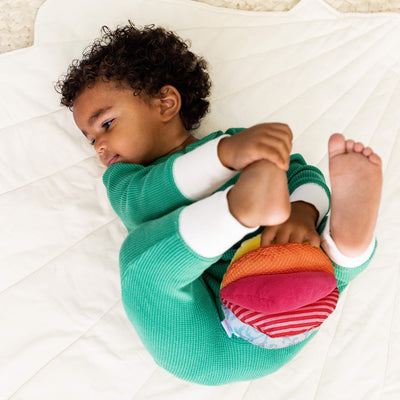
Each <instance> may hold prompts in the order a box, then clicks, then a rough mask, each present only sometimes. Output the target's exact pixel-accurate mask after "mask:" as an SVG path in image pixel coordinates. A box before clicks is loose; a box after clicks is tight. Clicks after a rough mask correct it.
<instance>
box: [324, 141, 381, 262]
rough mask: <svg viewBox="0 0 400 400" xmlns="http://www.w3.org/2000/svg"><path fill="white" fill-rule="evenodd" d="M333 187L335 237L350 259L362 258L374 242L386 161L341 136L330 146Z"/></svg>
mask: <svg viewBox="0 0 400 400" xmlns="http://www.w3.org/2000/svg"><path fill="white" fill-rule="evenodd" d="M328 151H329V174H330V181H331V186H332V209H331V234H332V237H333V239H334V241H335V243H336V246H337V247H338V249H339V250H340V251H341V252H342V254H344V255H345V256H348V257H357V256H359V255H361V254H362V253H363V252H364V251H365V250H366V249H367V248H368V246H369V244H370V243H371V241H372V239H373V235H374V230H375V225H376V220H377V217H378V208H379V202H380V197H381V189H382V161H381V159H380V157H379V156H378V155H377V154H375V153H374V152H373V151H372V149H371V148H369V147H364V145H363V144H362V143H355V142H354V141H353V140H345V138H344V136H343V135H341V134H338V133H335V134H334V135H332V136H331V137H330V139H329V144H328Z"/></svg>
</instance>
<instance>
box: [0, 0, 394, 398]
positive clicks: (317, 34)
mask: <svg viewBox="0 0 400 400" xmlns="http://www.w3.org/2000/svg"><path fill="white" fill-rule="evenodd" d="M128 18H130V19H132V20H133V21H134V22H135V23H137V24H139V25H143V24H147V23H156V24H162V25H164V26H166V27H168V28H171V29H174V30H176V31H178V33H179V34H180V35H181V36H183V37H185V38H190V39H191V40H192V44H193V46H192V48H193V49H194V50H195V51H197V52H198V53H201V54H202V55H204V56H205V57H206V58H207V59H208V60H209V62H210V71H211V75H212V78H213V81H214V87H213V93H212V112H211V114H210V115H209V116H208V117H207V118H206V120H205V121H204V124H203V126H202V127H201V129H200V130H199V131H198V132H197V135H198V136H199V137H201V136H204V135H205V134H207V133H209V132H210V131H212V130H217V129H225V128H228V127H233V126H249V125H252V124H255V123H258V122H260V121H280V122H286V123H288V124H289V125H290V126H291V128H292V130H293V132H294V137H295V139H294V151H295V152H301V153H303V155H304V156H305V158H306V160H307V161H308V162H309V163H311V164H315V165H317V166H319V167H320V168H321V169H322V171H323V172H324V173H327V166H328V164H327V152H326V145H327V139H328V137H329V135H330V134H331V133H333V132H343V133H344V134H345V135H346V136H347V137H352V138H354V139H355V140H360V141H363V142H364V143H365V144H366V145H370V146H372V147H373V148H374V149H375V150H376V152H377V153H378V154H380V155H381V157H382V159H383V164H384V188H383V195H382V205H381V209H380V215H379V222H378V226H377V237H378V241H379V247H378V250H377V253H376V257H375V258H374V260H373V261H372V263H371V264H370V266H369V267H368V269H367V270H366V271H364V273H362V274H361V275H360V276H359V277H358V278H357V279H356V280H355V281H353V282H352V283H351V284H350V286H349V287H348V288H347V289H346V292H345V294H344V295H343V296H342V298H341V300H340V302H339V305H338V308H337V309H336V311H335V312H334V314H333V316H332V317H330V318H329V320H328V321H327V322H326V323H325V324H324V325H323V326H322V327H321V329H320V332H319V333H318V334H317V336H316V337H315V339H314V340H313V341H312V342H311V343H309V344H308V345H307V346H306V347H305V348H304V349H303V350H302V351H301V352H300V353H299V354H298V356H296V357H295V359H293V360H292V361H291V362H290V363H289V364H287V365H286V366H285V367H283V368H282V369H281V370H279V371H278V372H276V373H274V374H273V375H270V376H267V377H265V378H262V379H259V380H257V381H253V382H240V383H235V384H230V385H225V386H220V387H206V386H199V385H195V384H189V383H187V382H183V381H180V380H179V379H177V378H175V377H173V376H172V375H170V374H169V373H167V372H165V371H164V370H162V369H161V368H159V367H157V365H156V364H155V363H154V361H153V360H152V358H151V357H150V355H149V354H148V353H147V351H146V350H145V349H144V347H143V346H142V344H141V342H140V340H139V339H138V336H137V334H136V333H135V330H134V328H133V327H132V326H131V324H130V322H129V321H128V318H127V317H126V315H125V312H124V309H123V306H122V303H121V296H120V283H119V267H118V252H119V247H120V245H121V243H122V241H123V239H124V237H125V235H126V231H125V229H124V227H123V225H122V223H121V222H120V221H119V219H118V218H117V217H116V215H115V214H114V212H113V211H112V209H111V207H110V205H109V203H108V199H107V197H106V193H105V189H104V187H103V184H102V180H101V177H102V173H103V172H104V169H103V167H102V166H101V165H100V163H99V162H98V161H97V158H96V155H95V154H94V152H93V149H92V148H91V147H90V146H88V144H87V141H86V139H85V138H84V137H83V135H82V134H81V133H80V131H79V130H78V129H77V128H76V127H75V126H74V123H73V120H72V115H71V113H70V112H69V111H68V110H66V109H64V108H62V107H60V106H59V96H58V95H57V93H55V91H54V89H53V84H54V82H55V81H56V80H57V79H58V77H59V76H60V75H61V74H63V73H64V72H65V71H66V68H67V65H68V64H69V62H70V61H71V60H72V58H74V57H79V56H80V54H81V51H82V49H83V48H84V47H85V46H86V45H87V44H88V43H89V42H90V41H91V40H92V39H93V38H94V37H97V36H99V30H100V27H101V25H104V24H106V25H109V26H110V27H115V25H116V24H124V23H126V22H127V20H128ZM399 110H400V15H395V14H370V15H361V14H359V15H358V14H340V13H338V12H336V11H334V10H333V9H331V8H330V7H329V6H327V5H326V4H325V3H323V2H322V0H319V1H318V0H303V1H301V2H300V3H299V4H298V5H297V6H296V7H295V8H294V9H293V10H292V11H290V12H287V13H262V12H243V11H234V10H228V9H223V8H213V7H210V6H207V5H204V4H199V3H195V2H191V1H183V0H167V1H162V0H130V1H129V2H127V1H124V0H114V1H112V2H110V1H106V0H86V1H82V0H68V1H62V0H49V1H47V2H46V3H45V4H44V5H43V6H42V8H41V9H40V11H39V14H38V16H37V21H36V26H35V44H34V46H33V47H31V48H27V49H23V50H18V51H15V52H11V53H7V54H3V55H1V56H0V149H1V156H0V174H1V177H0V189H1V196H0V209H1V228H2V229H1V232H0V243H1V251H0V324H1V325H0V399H2V400H3V399H13V400H17V399H18V400H20V399H24V400H36V399H40V400H47V399H52V400H53V399H58V400H61V399H68V400H71V399H74V400H81V399H82V400H83V399H85V400H88V399H95V400H103V399H104V400H105V399H107V400H114V399H115V400H123V399H130V400H143V399H174V400H179V399H185V400H187V399H189V400H193V399H205V398H206V399H207V400H214V399H215V400H216V399H229V400H238V399H246V400H250V399H251V400H254V399H274V400H275V399H278V400H281V399H302V400H304V399H307V400H308V399H321V400H327V399H328V400H331V399H341V400H343V399H344V400H346V399H351V400H358V399H363V400H364V399H384V400H389V399H397V400H398V399H400V379H399V378H400V341H399V338H400V304H399V297H400V280H399V272H400V263H399V255H400V254H399V237H400V228H399V227H400V207H399V197H400V183H399V182H400V172H399V164H400V141H399V128H400V117H399ZM360 215H362V210H360Z"/></svg>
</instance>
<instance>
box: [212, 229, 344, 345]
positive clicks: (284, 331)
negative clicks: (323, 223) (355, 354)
mask: <svg viewBox="0 0 400 400" xmlns="http://www.w3.org/2000/svg"><path fill="white" fill-rule="evenodd" d="M260 241H261V235H258V236H256V237H254V238H251V239H249V240H247V241H245V242H243V244H242V246H241V247H240V248H239V250H238V251H237V252H236V254H235V256H234V258H233V259H232V262H231V264H230V266H229V267H228V270H227V271H226V273H225V276H224V278H223V280H222V283H221V290H220V297H221V301H222V310H223V312H224V314H225V318H226V320H225V323H227V324H228V326H229V328H230V330H231V331H232V333H234V334H235V335H236V336H240V337H242V338H243V339H245V340H247V341H249V342H251V343H253V344H256V345H258V346H261V347H264V348H282V347H287V346H290V345H293V344H297V343H299V342H301V341H303V340H304V339H306V338H307V337H309V336H310V335H311V333H313V332H314V331H316V330H317V328H318V327H319V326H320V325H321V324H322V323H323V322H324V321H325V320H326V318H327V317H328V316H329V315H330V314H331V313H332V312H333V311H334V310H335V308H336V304H337V301H338V298H339V290H338V289H337V281H336V278H335V272H334V269H333V266H332V263H331V261H330V260H329V258H328V257H327V256H326V255H325V253H324V252H323V251H322V250H321V249H320V248H318V247H315V246H311V245H309V244H299V243H286V244H273V245H270V246H265V247H260Z"/></svg>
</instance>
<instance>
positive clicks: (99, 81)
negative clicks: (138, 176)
mask: <svg viewBox="0 0 400 400" xmlns="http://www.w3.org/2000/svg"><path fill="white" fill-rule="evenodd" d="M206 67H207V65H206V61H205V60H204V59H203V58H201V57H199V56H196V55H195V54H193V53H192V52H191V51H189V49H188V45H187V44H186V43H185V42H184V41H183V40H182V39H181V38H179V37H178V36H177V35H176V34H175V33H173V32H171V31H167V30H165V29H163V28H160V27H155V26H153V25H151V26H146V27H144V28H138V27H136V26H135V25H133V24H132V23H131V22H130V21H129V24H128V25H126V26H125V27H122V28H117V29H116V30H114V31H111V30H110V29H109V28H107V27H103V28H102V37H101V38H100V39H97V40H96V41H94V43H93V44H92V45H91V46H90V47H89V48H88V49H87V50H85V52H84V53H83V57H82V59H81V60H74V61H73V62H72V63H71V65H70V66H69V68H68V71H67V75H66V76H65V77H64V78H63V79H60V80H59V81H58V82H57V84H56V90H57V91H58V92H59V93H60V94H61V96H62V98H61V104H62V105H64V106H67V107H68V108H69V109H70V110H71V111H73V115H74V119H75V122H76V124H77V125H78V127H79V128H80V129H81V130H82V132H83V133H84V134H85V136H86V137H87V138H88V140H89V141H90V143H91V144H93V145H94V146H95V149H96V151H97V152H98V154H99V156H100V159H101V161H102V162H103V164H105V165H106V166H109V165H111V164H113V163H114V162H119V161H123V162H131V163H136V164H143V165H146V164H149V163H151V162H152V161H154V160H155V159H157V158H159V157H161V156H163V155H166V154H169V153H171V152H173V151H175V150H176V149H177V148H182V146H181V145H182V143H183V141H184V140H186V141H187V140H188V139H190V137H191V135H190V130H192V129H194V128H196V127H197V126H198V125H199V121H200V119H201V118H202V117H203V116H204V115H205V114H206V113H207V111H208V108H209V102H208V101H207V97H208V95H209V93H210V87H211V83H210V78H209V75H208V73H207V71H206Z"/></svg>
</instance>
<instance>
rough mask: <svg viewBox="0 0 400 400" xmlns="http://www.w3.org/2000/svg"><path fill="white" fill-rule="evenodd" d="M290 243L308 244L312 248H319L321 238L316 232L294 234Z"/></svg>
mask: <svg viewBox="0 0 400 400" xmlns="http://www.w3.org/2000/svg"><path fill="white" fill-rule="evenodd" d="M290 243H308V244H311V245H312V246H315V247H319V245H320V237H319V235H318V233H317V232H316V231H315V232H294V233H292V235H291V236H290Z"/></svg>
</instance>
